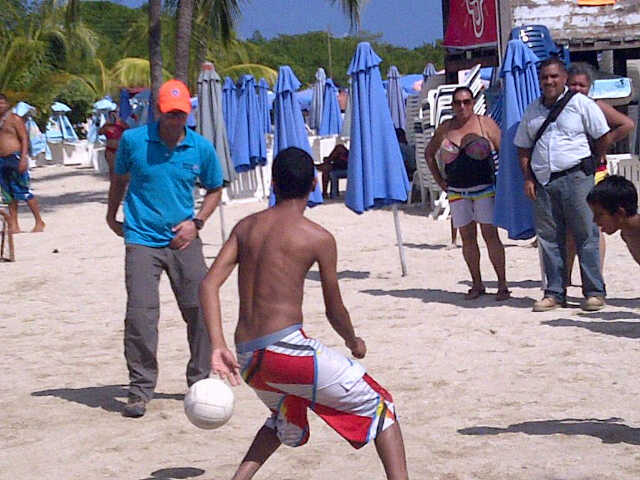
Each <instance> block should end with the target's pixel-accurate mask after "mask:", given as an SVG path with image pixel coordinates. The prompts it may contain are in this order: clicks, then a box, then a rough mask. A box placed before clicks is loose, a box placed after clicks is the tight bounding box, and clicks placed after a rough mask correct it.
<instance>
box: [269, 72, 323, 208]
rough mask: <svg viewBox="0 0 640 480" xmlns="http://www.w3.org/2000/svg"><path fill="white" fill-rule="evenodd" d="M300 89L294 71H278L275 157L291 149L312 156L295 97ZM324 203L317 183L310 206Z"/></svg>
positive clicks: (310, 198)
mask: <svg viewBox="0 0 640 480" xmlns="http://www.w3.org/2000/svg"><path fill="white" fill-rule="evenodd" d="M299 88H300V81H299V80H298V79H297V78H296V76H295V74H294V73H293V70H291V67H289V66H288V65H284V66H282V67H280V69H279V70H278V81H277V83H276V89H275V94H276V99H275V101H274V103H273V114H274V126H275V131H274V138H273V155H274V157H275V156H276V155H277V154H278V152H279V151H280V150H284V149H285V148H289V147H298V148H301V149H302V150H305V151H306V152H307V153H308V154H309V155H311V146H310V145H309V137H308V136H307V129H306V128H305V126H304V119H303V118H302V110H300V104H299V103H298V100H297V98H296V96H295V92H296V90H298V89H299ZM320 203H322V191H321V190H320V182H317V185H316V189H315V190H314V191H313V192H311V195H309V206H311V207H312V206H314V205H318V204H320Z"/></svg>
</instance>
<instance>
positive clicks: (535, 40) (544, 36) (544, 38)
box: [511, 25, 571, 69]
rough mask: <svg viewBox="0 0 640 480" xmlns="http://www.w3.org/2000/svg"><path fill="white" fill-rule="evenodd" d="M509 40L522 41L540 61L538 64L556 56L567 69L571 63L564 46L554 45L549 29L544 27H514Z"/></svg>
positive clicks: (567, 50)
mask: <svg viewBox="0 0 640 480" xmlns="http://www.w3.org/2000/svg"><path fill="white" fill-rule="evenodd" d="M511 40H522V42H523V43H524V44H525V45H526V46H527V47H529V48H530V49H531V50H533V53H535V54H536V56H537V57H538V58H539V59H540V61H539V62H538V65H537V67H538V69H539V68H540V63H542V62H543V61H544V60H546V59H547V58H549V57H551V56H556V57H558V58H559V59H560V60H562V61H563V62H564V64H565V65H566V66H567V67H568V66H569V64H570V63H571V62H570V60H569V49H568V48H567V46H566V45H556V43H555V42H554V41H553V39H552V38H551V33H549V29H548V28H547V27H546V26H544V25H523V26H521V27H515V28H513V29H512V30H511Z"/></svg>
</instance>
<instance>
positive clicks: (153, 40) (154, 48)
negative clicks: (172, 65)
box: [149, 0, 162, 104]
mask: <svg viewBox="0 0 640 480" xmlns="http://www.w3.org/2000/svg"><path fill="white" fill-rule="evenodd" d="M161 17H162V0H150V1H149V65H150V70H151V92H152V98H153V102H154V104H155V101H156V99H157V98H158V89H159V88H160V85H162V47H161V40H162V23H161Z"/></svg>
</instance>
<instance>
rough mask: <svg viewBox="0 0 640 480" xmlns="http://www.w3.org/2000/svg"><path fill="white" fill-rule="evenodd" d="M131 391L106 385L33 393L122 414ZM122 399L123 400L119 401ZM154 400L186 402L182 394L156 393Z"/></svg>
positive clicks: (37, 395)
mask: <svg viewBox="0 0 640 480" xmlns="http://www.w3.org/2000/svg"><path fill="white" fill-rule="evenodd" d="M128 393H129V389H128V388H127V386H126V385H104V386H102V387H85V388H58V389H51V390H41V391H39V392H32V393H31V395H32V396H34V397H58V398H62V399H63V400H67V401H69V402H75V403H80V404H82V405H86V406H87V407H91V408H102V409H103V410H106V411H107V412H116V413H120V412H121V411H122V409H123V408H124V406H125V403H126V400H127V395H128ZM119 398H122V400H118V399H119ZM153 398H154V399H158V398H160V399H168V400H184V394H182V393H158V392H156V393H154V395H153Z"/></svg>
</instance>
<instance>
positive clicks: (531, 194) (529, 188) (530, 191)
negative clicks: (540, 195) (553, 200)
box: [524, 178, 536, 200]
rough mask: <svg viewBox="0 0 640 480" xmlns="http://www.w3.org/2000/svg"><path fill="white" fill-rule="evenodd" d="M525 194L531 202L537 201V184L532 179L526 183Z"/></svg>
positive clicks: (526, 180)
mask: <svg viewBox="0 0 640 480" xmlns="http://www.w3.org/2000/svg"><path fill="white" fill-rule="evenodd" d="M524 194H525V195H526V196H527V197H528V198H529V199H531V200H535V199H536V182H534V181H533V180H532V179H530V178H527V179H525V181H524Z"/></svg>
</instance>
